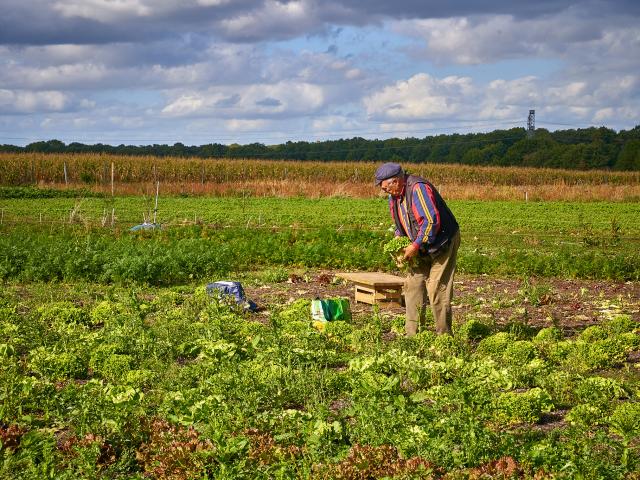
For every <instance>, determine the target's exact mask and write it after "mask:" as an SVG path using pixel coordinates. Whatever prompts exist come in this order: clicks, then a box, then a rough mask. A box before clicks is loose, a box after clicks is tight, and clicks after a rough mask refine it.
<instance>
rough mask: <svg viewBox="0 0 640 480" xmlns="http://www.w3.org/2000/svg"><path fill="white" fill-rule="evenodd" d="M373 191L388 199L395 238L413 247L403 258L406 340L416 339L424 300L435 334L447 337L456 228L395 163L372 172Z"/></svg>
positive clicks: (427, 186)
mask: <svg viewBox="0 0 640 480" xmlns="http://www.w3.org/2000/svg"><path fill="white" fill-rule="evenodd" d="M376 185H378V186H380V188H382V190H383V191H384V192H386V193H388V194H389V208H390V210H391V217H392V218H393V221H394V222H395V225H396V231H395V234H396V236H407V237H409V238H410V239H411V242H412V243H411V244H410V245H409V246H408V247H406V249H405V250H404V257H403V260H404V261H408V260H409V259H412V258H415V261H413V262H411V263H410V264H409V274H408V276H407V278H406V280H405V283H404V293H405V304H406V308H407V320H406V323H405V331H406V334H407V336H412V335H415V334H416V332H417V330H418V324H419V323H424V317H425V309H426V304H427V299H428V301H429V303H431V310H432V311H433V317H434V319H435V323H436V332H437V333H438V334H439V335H441V334H449V335H450V334H451V317H452V315H451V298H452V297H453V276H454V273H455V269H456V257H457V254H458V247H459V246H460V229H459V227H458V222H457V221H456V219H455V217H454V216H453V213H451V210H449V208H448V207H447V204H446V203H445V202H444V200H443V199H442V197H441V196H440V194H439V193H438V191H437V190H436V189H435V187H434V186H433V185H432V184H431V183H429V182H428V181H427V180H425V179H424V178H420V177H418V176H415V175H409V174H407V173H405V172H404V171H403V170H402V167H401V166H400V165H398V164H397V163H385V164H383V165H381V166H380V167H379V168H378V170H376ZM427 295H428V296H427Z"/></svg>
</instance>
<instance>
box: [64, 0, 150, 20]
mask: <svg viewBox="0 0 640 480" xmlns="http://www.w3.org/2000/svg"><path fill="white" fill-rule="evenodd" d="M53 9H54V10H56V11H57V12H59V13H60V14H62V15H63V16H65V17H82V18H88V19H92V20H97V21H100V22H105V21H106V22H111V21H115V20H118V19H119V18H122V17H130V16H135V17H143V16H148V15H150V14H151V13H152V11H153V9H152V8H151V6H148V5H145V4H144V3H143V2H141V1H140V0H58V1H56V2H55V3H54V4H53Z"/></svg>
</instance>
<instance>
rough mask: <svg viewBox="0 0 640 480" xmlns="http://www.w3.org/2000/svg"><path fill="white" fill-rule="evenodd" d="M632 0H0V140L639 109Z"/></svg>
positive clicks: (335, 133) (238, 138)
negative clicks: (447, 0)
mask: <svg viewBox="0 0 640 480" xmlns="http://www.w3.org/2000/svg"><path fill="white" fill-rule="evenodd" d="M639 19H640V4H639V3H638V2H635V1H630V0H629V1H577V0H539V1H537V2H509V1H506V0H487V1H484V2H477V1H475V0H467V1H450V2H442V1H438V2H435V1H431V0H423V1H418V0H396V1H394V2H389V1H386V0H369V1H361V0H327V1H320V0H296V1H277V0H183V1H180V2H178V1H176V0H19V1H18V0H2V15H1V16H0V65H1V66H2V68H0V143H8V144H15V145H25V144H27V143H30V142H33V141H39V140H48V139H53V138H55V139H59V140H62V141H64V142H67V143H69V142H74V141H77V142H82V143H98V142H102V143H110V144H120V143H125V144H153V143H167V144H173V143H175V142H182V143H184V144H187V145H200V144H205V143H213V142H219V143H225V144H228V143H234V142H235V143H251V142H260V143H265V144H274V143H281V142H285V141H288V140H291V141H296V140H309V141H315V140H325V139H337V138H350V137H354V136H360V137H365V138H389V137H400V138H403V137H407V136H415V137H424V136H427V135H435V134H440V133H451V132H457V133H465V132H479V131H492V130H495V129H506V128H511V127H523V126H524V125H525V124H526V118H527V114H528V111H529V109H530V108H531V109H535V110H536V123H537V126H538V127H543V128H548V129H550V130H555V129H565V128H582V127H587V126H591V125H595V126H606V127H610V128H613V129H616V130H620V129H630V128H633V127H634V126H636V125H638V124H640V21H639Z"/></svg>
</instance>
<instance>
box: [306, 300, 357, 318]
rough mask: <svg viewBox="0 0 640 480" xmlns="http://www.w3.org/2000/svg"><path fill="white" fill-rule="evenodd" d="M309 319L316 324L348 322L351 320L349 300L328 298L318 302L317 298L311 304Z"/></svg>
mask: <svg viewBox="0 0 640 480" xmlns="http://www.w3.org/2000/svg"><path fill="white" fill-rule="evenodd" d="M311 317H312V318H313V320H314V321H318V322H331V321H334V320H342V321H343V322H348V321H349V320H351V307H350V305H349V299H348V298H328V299H326V300H320V299H319V298H317V299H315V300H313V301H312V302H311Z"/></svg>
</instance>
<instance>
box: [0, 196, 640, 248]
mask: <svg viewBox="0 0 640 480" xmlns="http://www.w3.org/2000/svg"><path fill="white" fill-rule="evenodd" d="M448 203H449V205H450V207H451V209H452V211H453V212H454V214H455V215H456V218H457V219H458V222H459V223H460V225H461V229H462V232H463V234H464V235H468V236H471V237H473V236H476V235H480V236H483V235H485V236H486V235H490V236H493V235H507V236H509V235H511V236H516V237H517V236H519V235H520V236H522V235H525V236H527V237H528V238H531V239H535V238H536V237H542V238H544V237H557V238H558V239H562V240H564V241H571V239H573V240H575V239H576V238H578V239H580V238H581V237H584V236H588V235H592V236H593V240H594V241H601V240H612V239H614V237H616V236H618V237H633V238H640V222H638V218H639V217H640V206H639V204H638V203H633V202H627V203H623V202H615V203H613V202H586V203H585V202H544V203H542V202H523V201H520V202H505V201H496V202H486V201H484V202H481V201H459V200H458V201H450V202H448ZM154 206H155V205H154V199H153V197H152V196H151V195H147V196H146V197H117V198H115V199H111V198H108V197H107V198H86V197H83V198H75V199H74V198H46V199H42V198H40V199H4V200H0V209H1V210H2V212H3V213H2V215H3V216H4V221H5V222H15V223H22V222H32V223H39V222H40V221H42V222H44V223H47V222H51V221H53V222H56V223H58V222H66V223H79V224H85V225H94V226H95V225H99V224H101V221H102V219H103V218H104V216H105V214H107V215H108V216H109V217H110V216H111V214H112V212H113V213H114V215H115V217H116V220H117V225H119V226H121V227H122V226H125V227H126V226H131V225H134V224H136V223H140V222H141V221H142V218H143V216H147V217H150V216H152V214H153V210H154ZM157 222H158V223H162V224H173V225H176V224H189V223H191V224H193V223H203V224H206V225H211V226H216V227H218V228H220V227H224V226H242V225H244V226H248V227H249V228H251V227H256V226H262V227H269V228H270V227H282V228H299V229H305V228H312V229H317V228H319V227H334V228H342V229H358V230H367V231H372V230H378V231H379V230H386V229H387V228H388V227H389V225H390V223H391V221H390V218H389V212H388V207H387V201H386V198H383V197H378V198H375V199H354V198H320V199H302V198H290V199H282V198H253V197H246V198H203V197H195V198H194V197H191V198H180V197H163V196H161V197H160V199H159V203H158V212H157Z"/></svg>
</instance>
